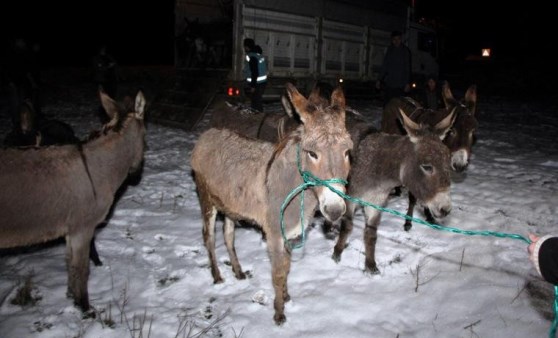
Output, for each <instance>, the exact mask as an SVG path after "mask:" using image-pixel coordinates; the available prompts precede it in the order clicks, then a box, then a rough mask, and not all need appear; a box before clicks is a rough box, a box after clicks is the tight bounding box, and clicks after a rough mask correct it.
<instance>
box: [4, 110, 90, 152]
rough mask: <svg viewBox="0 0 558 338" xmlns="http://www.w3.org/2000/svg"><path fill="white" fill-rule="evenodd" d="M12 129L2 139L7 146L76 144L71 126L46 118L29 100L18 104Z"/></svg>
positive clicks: (77, 140)
mask: <svg viewBox="0 0 558 338" xmlns="http://www.w3.org/2000/svg"><path fill="white" fill-rule="evenodd" d="M17 119H18V120H19V121H16V123H15V125H14V126H12V130H11V131H10V133H9V134H8V135H7V136H6V138H5V139H4V145H5V146H8V147H24V146H37V147H40V146H49V145H54V144H59V145H61V144H77V143H79V142H80V140H79V139H78V138H77V137H76V135H75V133H74V130H73V129H72V127H71V126H70V125H69V124H67V123H65V122H62V121H59V120H55V119H46V118H44V117H42V116H38V115H37V114H36V113H35V107H34V106H33V103H32V102H31V101H30V100H25V101H23V102H22V103H21V104H20V107H19V116H18V118H17Z"/></svg>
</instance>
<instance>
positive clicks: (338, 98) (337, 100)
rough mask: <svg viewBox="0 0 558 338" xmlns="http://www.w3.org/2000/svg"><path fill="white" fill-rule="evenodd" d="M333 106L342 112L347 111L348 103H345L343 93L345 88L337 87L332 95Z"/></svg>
mask: <svg viewBox="0 0 558 338" xmlns="http://www.w3.org/2000/svg"><path fill="white" fill-rule="evenodd" d="M331 105H332V106H337V107H339V109H341V110H343V111H344V110H345V107H346V101H345V93H344V92H343V88H341V86H337V87H336V88H335V90H334V91H333V92H332V93H331Z"/></svg>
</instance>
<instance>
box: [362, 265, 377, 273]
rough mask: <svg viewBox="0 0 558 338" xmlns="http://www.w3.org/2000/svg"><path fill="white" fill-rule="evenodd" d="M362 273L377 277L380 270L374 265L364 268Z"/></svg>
mask: <svg viewBox="0 0 558 338" xmlns="http://www.w3.org/2000/svg"><path fill="white" fill-rule="evenodd" d="M364 273H366V274H370V275H379V274H380V270H379V269H378V267H377V266H376V264H374V265H373V266H366V268H365V269H364Z"/></svg>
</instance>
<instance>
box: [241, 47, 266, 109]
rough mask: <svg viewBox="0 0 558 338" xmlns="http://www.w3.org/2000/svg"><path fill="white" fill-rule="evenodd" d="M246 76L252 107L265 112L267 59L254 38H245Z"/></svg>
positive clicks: (247, 90) (247, 93) (247, 91)
mask: <svg viewBox="0 0 558 338" xmlns="http://www.w3.org/2000/svg"><path fill="white" fill-rule="evenodd" d="M244 51H245V52H246V58H245V61H244V77H245V79H246V83H247V86H246V89H245V91H246V95H247V96H248V97H250V101H251V104H250V107H251V108H252V109H253V110H256V111H260V112H263V99H262V98H263V93H264V91H265V87H266V85H267V60H266V59H265V57H264V56H263V55H262V49H261V47H260V46H257V45H256V43H255V42H254V40H253V39H250V38H246V39H244Z"/></svg>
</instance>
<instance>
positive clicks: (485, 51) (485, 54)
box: [481, 48, 490, 58]
mask: <svg viewBox="0 0 558 338" xmlns="http://www.w3.org/2000/svg"><path fill="white" fill-rule="evenodd" d="M481 55H482V57H483V58H489V57H490V48H483V49H482V52H481Z"/></svg>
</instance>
